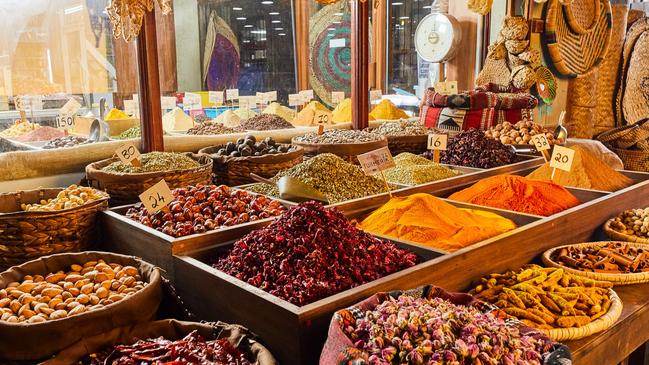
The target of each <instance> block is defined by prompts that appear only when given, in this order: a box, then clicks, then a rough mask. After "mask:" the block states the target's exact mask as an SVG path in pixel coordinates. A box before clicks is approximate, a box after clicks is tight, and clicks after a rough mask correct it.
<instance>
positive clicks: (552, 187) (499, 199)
mask: <svg viewBox="0 0 649 365" xmlns="http://www.w3.org/2000/svg"><path fill="white" fill-rule="evenodd" d="M449 199H451V200H456V201H461V202H465V203H471V204H477V205H485V206H489V207H494V208H500V209H507V210H513V211H516V212H520V213H527V214H534V215H540V216H546V217H547V216H550V215H553V214H556V213H559V212H561V211H564V210H566V209H569V208H572V207H574V206H577V205H579V204H580V202H579V200H578V199H577V198H576V197H575V196H574V195H572V194H571V193H570V192H569V191H568V190H566V189H565V188H564V187H563V186H561V185H557V184H555V183H553V182H551V181H542V180H532V179H528V178H525V177H522V176H515V175H498V176H493V177H490V178H487V179H484V180H481V181H479V182H477V183H476V184H474V185H473V186H471V187H469V188H466V189H464V190H462V191H458V192H457V193H455V194H453V195H451V196H450V197H449Z"/></svg>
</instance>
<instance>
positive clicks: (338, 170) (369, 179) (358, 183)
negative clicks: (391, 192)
mask: <svg viewBox="0 0 649 365" xmlns="http://www.w3.org/2000/svg"><path fill="white" fill-rule="evenodd" d="M282 176H291V177H294V178H297V179H299V180H301V181H302V182H304V183H305V184H307V185H310V186H311V187H313V188H315V189H317V190H318V191H320V192H321V193H322V194H323V195H324V196H326V197H327V200H329V203H332V204H334V203H339V202H343V201H346V200H352V199H357V198H362V197H364V196H368V195H374V194H380V193H383V192H385V191H386V190H385V184H384V183H383V181H382V180H380V179H377V178H375V177H373V176H367V175H365V173H364V172H363V170H362V169H361V168H360V167H359V166H356V165H353V164H351V163H349V162H346V161H345V160H343V159H342V158H340V157H338V156H336V155H333V154H331V153H323V154H321V155H317V156H315V157H313V158H311V159H308V160H306V161H304V162H302V163H300V164H298V165H295V166H293V167H292V168H290V169H288V170H284V171H282V172H280V173H279V174H277V175H276V176H275V177H273V178H272V179H271V180H273V181H278V180H279V179H280V178H281V177H282ZM248 190H250V191H253V192H256V193H261V194H266V195H270V196H275V197H279V191H278V190H277V186H274V185H268V184H254V185H252V186H250V187H249V188H248Z"/></svg>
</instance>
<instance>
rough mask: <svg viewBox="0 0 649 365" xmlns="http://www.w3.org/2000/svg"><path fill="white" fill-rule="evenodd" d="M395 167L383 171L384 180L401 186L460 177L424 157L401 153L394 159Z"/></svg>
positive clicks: (454, 171)
mask: <svg viewBox="0 0 649 365" xmlns="http://www.w3.org/2000/svg"><path fill="white" fill-rule="evenodd" d="M394 163H395V165H396V166H395V167H393V168H391V169H388V170H385V172H384V174H385V178H386V179H387V180H388V181H390V182H393V183H397V184H403V185H420V184H425V183H428V182H431V181H437V180H442V179H447V178H450V177H454V176H458V175H460V172H459V171H457V170H452V169H449V168H448V167H446V166H442V165H440V164H436V163H435V162H432V161H430V160H428V159H427V158H425V157H421V156H417V155H414V154H412V153H407V152H405V153H401V154H399V155H398V156H396V157H395V158H394Z"/></svg>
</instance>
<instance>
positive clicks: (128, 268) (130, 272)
mask: <svg viewBox="0 0 649 365" xmlns="http://www.w3.org/2000/svg"><path fill="white" fill-rule="evenodd" d="M122 270H123V271H126V274H127V275H130V276H135V275H137V274H139V273H140V272H139V271H138V270H137V269H136V268H134V267H133V266H124V268H123V269H122Z"/></svg>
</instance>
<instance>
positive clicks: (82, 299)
mask: <svg viewBox="0 0 649 365" xmlns="http://www.w3.org/2000/svg"><path fill="white" fill-rule="evenodd" d="M77 302H79V303H81V304H86V303H88V302H90V297H89V296H88V295H86V294H79V296H78V297H77Z"/></svg>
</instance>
